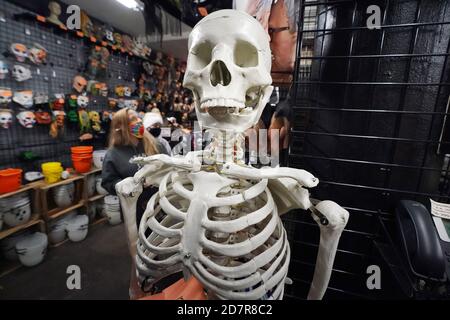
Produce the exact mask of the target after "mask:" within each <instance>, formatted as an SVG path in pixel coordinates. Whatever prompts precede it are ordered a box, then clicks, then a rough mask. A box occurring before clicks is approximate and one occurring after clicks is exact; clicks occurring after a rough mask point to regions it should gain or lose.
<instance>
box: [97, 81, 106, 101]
mask: <svg viewBox="0 0 450 320" xmlns="http://www.w3.org/2000/svg"><path fill="white" fill-rule="evenodd" d="M99 87H100V88H99V92H100V95H101V96H102V97H105V98H106V97H107V96H108V85H107V84H106V83H104V82H101V83H99Z"/></svg>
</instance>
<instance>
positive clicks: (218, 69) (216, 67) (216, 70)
mask: <svg viewBox="0 0 450 320" xmlns="http://www.w3.org/2000/svg"><path fill="white" fill-rule="evenodd" d="M210 79H211V84H212V85H213V86H214V87H215V86H217V85H218V84H221V85H222V86H227V85H229V84H230V82H231V73H230V71H228V68H227V66H226V65H225V63H224V62H223V61H221V60H217V61H215V62H214V63H213V65H212V68H211V77H210Z"/></svg>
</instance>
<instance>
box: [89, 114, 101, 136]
mask: <svg viewBox="0 0 450 320" xmlns="http://www.w3.org/2000/svg"><path fill="white" fill-rule="evenodd" d="M89 118H90V119H91V122H92V129H94V130H95V131H97V132H99V131H100V130H101V129H102V127H101V126H100V114H99V113H98V112H97V111H90V112H89Z"/></svg>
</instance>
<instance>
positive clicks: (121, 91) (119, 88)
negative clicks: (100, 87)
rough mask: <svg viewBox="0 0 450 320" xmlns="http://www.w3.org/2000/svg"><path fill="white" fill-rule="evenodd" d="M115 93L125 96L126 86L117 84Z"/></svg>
mask: <svg viewBox="0 0 450 320" xmlns="http://www.w3.org/2000/svg"><path fill="white" fill-rule="evenodd" d="M114 92H115V94H116V95H117V96H118V97H123V96H124V92H125V87H124V86H120V85H119V86H116V88H115V89H114Z"/></svg>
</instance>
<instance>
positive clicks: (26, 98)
mask: <svg viewBox="0 0 450 320" xmlns="http://www.w3.org/2000/svg"><path fill="white" fill-rule="evenodd" d="M13 101H14V102H15V103H18V104H20V105H21V106H23V107H25V108H27V109H28V108H31V107H32V106H33V91H31V90H25V91H17V92H14V97H13Z"/></svg>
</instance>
